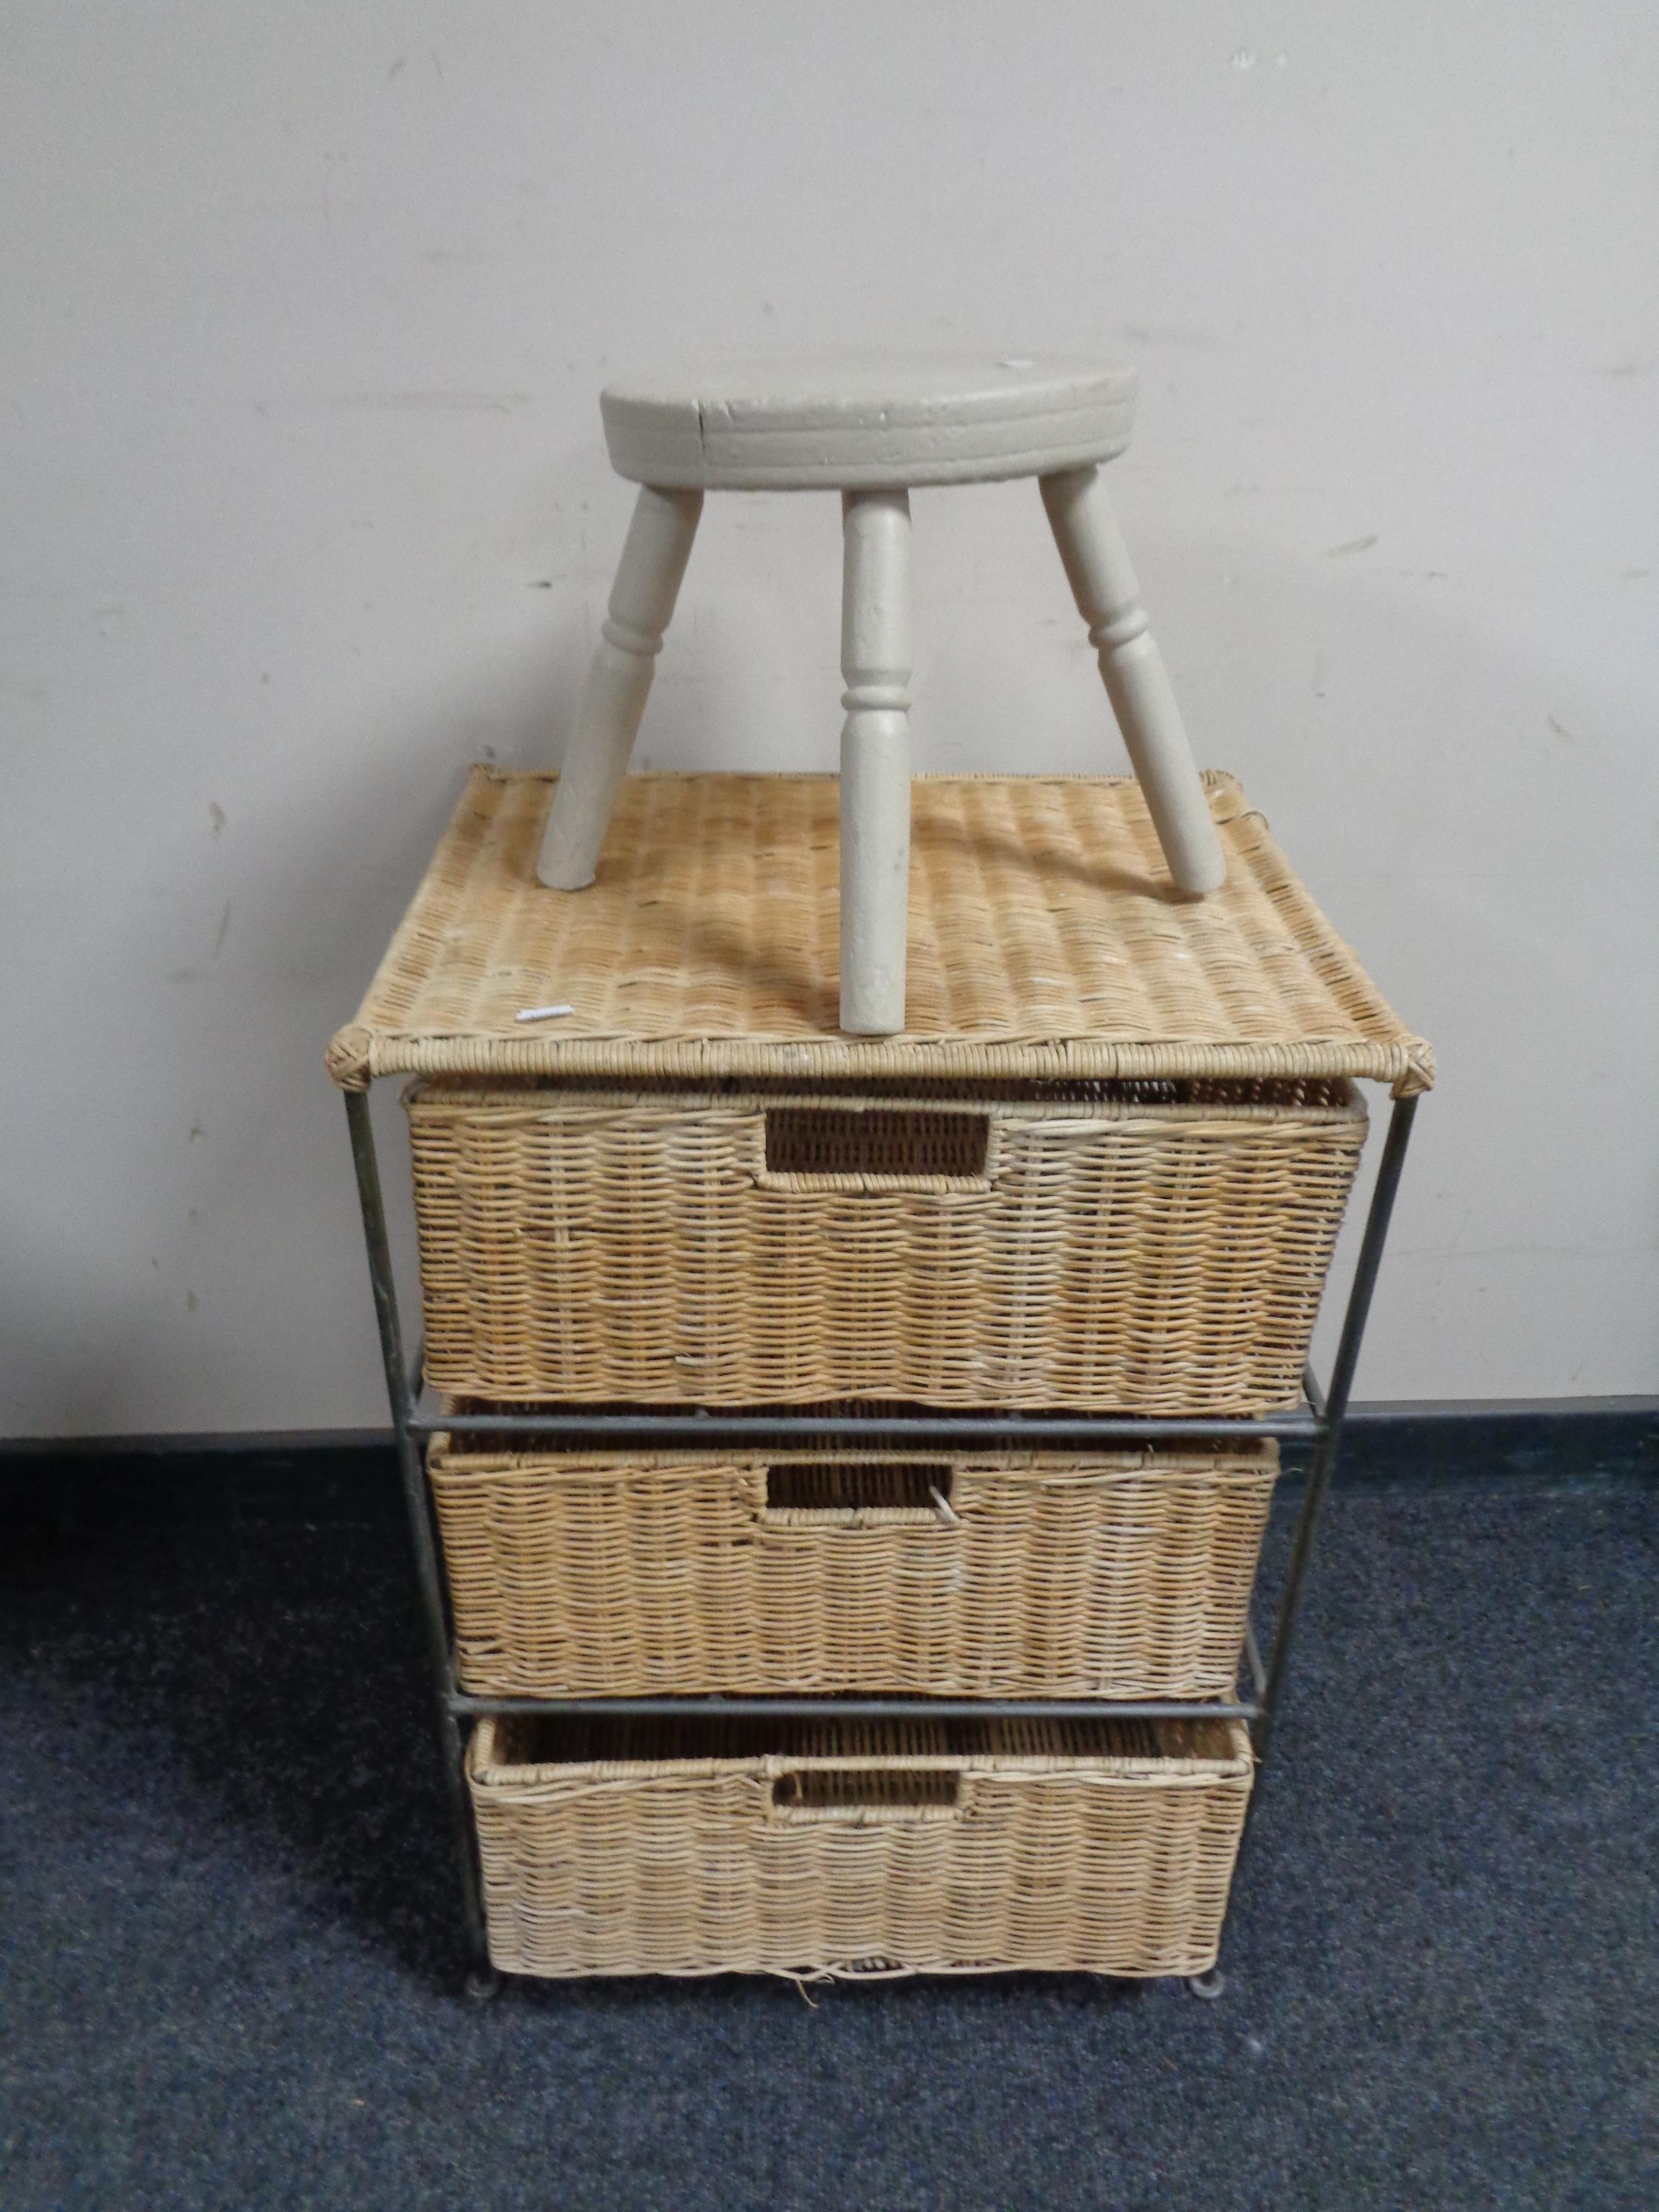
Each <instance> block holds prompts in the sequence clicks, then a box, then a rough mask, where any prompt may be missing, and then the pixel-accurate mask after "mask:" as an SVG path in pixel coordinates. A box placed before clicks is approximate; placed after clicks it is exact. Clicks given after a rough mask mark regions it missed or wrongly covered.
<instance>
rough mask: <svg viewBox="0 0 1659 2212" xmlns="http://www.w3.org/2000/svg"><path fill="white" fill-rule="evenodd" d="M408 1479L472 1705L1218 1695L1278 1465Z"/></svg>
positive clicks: (449, 1455)
mask: <svg viewBox="0 0 1659 2212" xmlns="http://www.w3.org/2000/svg"><path fill="white" fill-rule="evenodd" d="M428 1466H429V1469H430V1474H431V1480H432V1488H433V1492H434V1496H435V1499H436V1503H437V1510H438V1520H439V1524H440V1528H441V1534H442V1539H443V1548H444V1558H445V1563H446V1565H447V1571H448V1580H449V1590H450V1599H451V1604H452V1607H453V1613H454V1618H455V1644H456V1656H457V1662H458V1665H459V1673H460V1679H461V1683H462V1686H463V1687H464V1688H465V1689H466V1690H468V1691H470V1692H474V1693H475V1694H489V1695H495V1696H503V1697H584V1696H586V1697H592V1696H606V1695H609V1696H618V1697H620V1696H650V1695H653V1694H657V1695H660V1694H664V1693H684V1692H721V1691H724V1692H732V1693H742V1692H748V1693H750V1694H758V1693H764V1692H797V1693H811V1692H819V1691H835V1690H866V1691H904V1692H909V1693H911V1694H913V1695H919V1696H921V1695H934V1696H957V1697H1026V1698H1041V1697H1109V1698H1123V1699H1138V1698H1207V1697H1213V1698H1224V1697H1226V1696H1227V1695H1229V1694H1230V1693H1231V1690H1232V1686H1233V1684H1234V1681H1235V1680H1236V1678H1237V1671H1238V1663H1239V1652H1240V1649H1241V1647H1242V1644H1243V1637H1244V1622H1245V1614H1246V1609H1247V1607H1248V1606H1249V1595H1250V1584H1251V1581H1252V1578H1253V1577H1254V1575H1255V1563H1256V1555H1257V1553H1258V1551H1259V1550H1260V1547H1261V1531H1262V1528H1263V1525H1264V1523H1265V1522H1266V1520H1267V1507H1268V1503H1269V1500H1270V1498H1271V1496H1272V1492H1273V1479H1274V1476H1275V1474H1276V1473H1277V1468H1278V1453H1277V1450H1276V1449H1275V1447H1274V1446H1273V1445H1272V1444H1270V1443H1267V1444H1257V1445H1243V1446H1239V1447H1236V1448H1234V1449H1231V1450H1228V1451H1225V1452H1209V1453H1206V1452H1204V1451H1201V1450H1200V1449H1197V1448H1196V1447H1192V1446H1188V1447H1186V1448H1182V1447H1178V1446H1177V1447H1169V1448H1164V1449H1158V1450H1156V1451H1153V1450H1137V1451H1130V1452H1125V1453H1120V1454H1115V1455H1111V1456H1101V1455H1097V1456H1096V1457H1093V1458H1091V1459H1086V1460H1080V1459H1079V1458H1077V1457H1076V1456H1074V1455H1073V1456H1066V1455H1059V1454H1054V1455H1021V1456H1015V1455H1006V1456H1003V1457H1000V1458H999V1457H993V1456H990V1455H969V1456H959V1457H956V1458H954V1459H951V1458H943V1459H941V1458H939V1456H938V1455H935V1456H934V1457H933V1458H931V1459H930V1458H927V1457H925V1456H924V1455H921V1454H911V1453H890V1454H886V1455H883V1456H881V1457H877V1456H875V1455H867V1456H862V1457H861V1456H859V1455H848V1454H846V1453H841V1454H830V1453H823V1452H819V1453H809V1452H781V1453H772V1454H750V1455H735V1456H734V1455H725V1456H720V1457H716V1456H714V1455H705V1456H702V1457H701V1458H699V1457H696V1456H694V1455H691V1454H690V1453H677V1454H664V1455H660V1456H657V1457H645V1456H641V1455H637V1454H635V1455H627V1454H623V1453H610V1454H605V1453H599V1454H595V1453H593V1452H588V1453H586V1454H583V1455H559V1454H556V1453H552V1452H534V1451H530V1452H489V1451H480V1450H478V1449H476V1447H471V1446H460V1447H459V1448H458V1446H457V1445H455V1444H453V1443H452V1442H451V1440H450V1439H449V1438H448V1437H437V1438H435V1440H434V1443H433V1445H432V1448H431V1452H430V1455H429V1459H428Z"/></svg>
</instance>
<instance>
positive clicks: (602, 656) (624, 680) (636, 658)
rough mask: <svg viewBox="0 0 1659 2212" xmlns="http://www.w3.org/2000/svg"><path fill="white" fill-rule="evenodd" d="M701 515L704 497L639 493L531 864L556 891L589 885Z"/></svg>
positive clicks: (688, 493)
mask: <svg viewBox="0 0 1659 2212" xmlns="http://www.w3.org/2000/svg"><path fill="white" fill-rule="evenodd" d="M701 513H702V493H701V492H700V491H653V489H651V487H650V486H649V485H648V484H647V485H644V486H642V487H641V491H640V495H639V498H638V500H637V501H636V502H635V507H634V520H633V521H632V522H631V523H630V524H629V531H628V541H627V543H626V544H624V545H623V554H622V559H621V561H620V562H618V564H617V580H616V582H615V583H614V584H613V585H612V586H611V610H610V612H609V613H608V614H607V615H606V617H605V623H604V625H603V627H602V628H601V629H600V632H599V647H598V648H597V650H596V651H595V653H594V655H593V661H592V666H591V667H590V668H589V670H588V671H587V689H586V691H585V692H584V693H583V694H582V705H581V713H580V715H579V716H578V718H577V721H576V729H575V734H574V736H573V737H572V738H571V740H570V743H569V745H568V748H567V750H566V752H565V757H564V766H563V768H562V770H561V771H560V775H559V781H558V786H557V788H556V790H555V792H554V794H553V806H552V811H550V814H549V815H548V817H547V829H546V833H545V835H544V836H543V839H542V851H541V858H540V860H538V862H537V864H536V873H537V874H538V876H539V877H540V878H541V879H542V881H543V882H544V884H547V885H549V887H550V889H551V890H556V891H579V890H581V889H582V887H583V885H584V884H591V883H592V880H593V870H594V868H595V866H597V865H598V862H599V847H600V846H601V845H602V844H603V843H604V842H605V828H606V825H607V823H609V822H610V820H611V808H612V807H613V806H614V805H616V803H617V789H618V787H620V785H621V783H622V780H623V776H624V775H626V774H627V773H628V756H629V753H630V752H632V751H633V750H634V739H635V736H636V735H637V734H638V732H639V726H640V717H641V714H643V713H644V712H645V702H646V696H647V693H648V692H649V691H650V689H651V677H652V672H653V667H654V665H655V662H656V657H657V655H658V654H659V653H660V652H661V651H662V634H663V632H664V630H665V629H667V627H668V623H669V618H670V617H671V615H672V614H673V611H674V601H675V600H676V599H678V596H679V589H680V579H681V578H682V577H683V576H684V574H685V564H686V561H687V559H688V558H689V557H690V551H691V540H692V539H693V538H695V537H696V534H697V517H698V516H699V515H700V514H701Z"/></svg>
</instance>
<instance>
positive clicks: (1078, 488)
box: [1042, 468, 1227, 891]
mask: <svg viewBox="0 0 1659 2212" xmlns="http://www.w3.org/2000/svg"><path fill="white" fill-rule="evenodd" d="M1042 504H1043V505H1044V507H1047V508H1048V520H1049V522H1050V523H1051V524H1052V526H1053V527H1054V541H1055V543H1056V544H1058V546H1059V547H1060V559H1061V560H1062V561H1063V562H1065V564H1066V577H1067V579H1068V580H1069V581H1070V583H1071V586H1072V596H1073V599H1076V601H1077V605H1078V612H1079V614H1080V615H1081V616H1082V617H1083V619H1084V621H1085V623H1088V625H1089V642H1090V643H1091V645H1092V646H1093V647H1095V649H1096V651H1097V653H1099V655H1100V672H1101V675H1102V676H1103V678H1105V683H1106V696H1107V697H1108V698H1109V700H1110V701H1111V702H1112V712H1113V713H1114V714H1115V715H1116V717H1117V725H1118V727H1119V729H1121V731H1122V732H1123V742H1124V744H1126V745H1127V748H1128V752H1129V760H1130V763H1131V765H1132V766H1133V769H1134V772H1135V775H1136V776H1137V778H1138V779H1139V784H1140V787H1141V789H1142V791H1143V792H1144V793H1146V807H1147V811H1148V812H1149V813H1150V814H1151V816H1152V825H1153V827H1154V828H1155V829H1157V831H1158V842H1159V843H1160V844H1161V845H1162V846H1163V848H1164V859H1165V860H1167V861H1168V862H1169V864H1170V874H1171V875H1172V876H1173V877H1174V878H1175V879H1176V884H1177V885H1178V886H1179V887H1180V889H1181V890H1183V891H1212V890H1215V889H1216V887H1217V886H1218V884H1222V883H1224V882H1225V880H1226V875H1227V864H1226V862H1225V860H1224V859H1223V858H1222V854H1221V840H1220V839H1219V838H1218V836H1216V831H1215V823H1214V822H1213V821H1212V819H1211V816H1210V810H1209V807H1208V806H1207V805H1206V803H1205V799H1204V787H1203V785H1202V784H1201V783H1200V781H1199V775H1198V770H1197V769H1196V768H1194V765H1193V755H1192V748H1191V747H1190V746H1189V745H1188V743H1187V732H1186V731H1185V730H1184V729H1183V728H1182V721H1181V709H1180V708H1178V707H1177V706H1176V698H1175V693H1174V692H1173V691H1172V690H1170V679H1169V677H1168V676H1167V675H1166V674H1165V672H1164V656H1163V654H1162V653H1160V652H1159V651H1158V647H1157V645H1156V644H1155V643H1154V641H1153V640H1152V635H1151V633H1150V632H1149V630H1148V629H1147V628H1146V610H1145V609H1144V608H1143V607H1142V605H1141V604H1140V586H1139V585H1138V584H1137V583H1136V581H1135V572H1134V570H1133V568H1131V567H1130V565H1129V555H1128V551H1127V548H1126V547H1125V545H1124V543H1123V536H1122V532H1121V531H1120V530H1119V528H1118V526H1117V518H1116V517H1115V515H1114V513H1112V508H1111V502H1110V501H1109V499H1108V498H1107V496H1106V486H1105V483H1103V480H1102V477H1101V474H1100V471H1099V470H1098V469H1097V468H1086V469H1067V470H1066V471H1063V472H1062V473H1061V474H1060V475H1057V476H1051V477H1043V478H1042Z"/></svg>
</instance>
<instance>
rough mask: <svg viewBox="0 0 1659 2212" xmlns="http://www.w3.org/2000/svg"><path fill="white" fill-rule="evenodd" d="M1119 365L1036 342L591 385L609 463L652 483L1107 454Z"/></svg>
mask: <svg viewBox="0 0 1659 2212" xmlns="http://www.w3.org/2000/svg"><path fill="white" fill-rule="evenodd" d="M1134 404H1135V373H1134V371H1133V369H1132V368H1108V367H1106V366H1104V365H1103V363H1101V362H1095V361H1084V360H1079V359H1076V358H1074V357H1073V356H1065V355H1056V354H1051V355H1049V356H1047V357H1046V358H1044V359H1041V360H1035V361H1033V360H1025V359H1023V358H1020V357H1018V356H1007V357H1006V358H1004V359H1001V360H999V359H998V358H997V357H996V356H995V355H994V354H990V353H982V354H978V353H938V354H882V353H860V354H845V355H836V354H799V355H795V356H782V357H781V358H779V359H776V360H770V361H728V362H696V363H692V364H690V365H687V366H684V367H681V368H671V369H669V370H667V371H665V372H664V373H663V374H659V375H654V376H641V377H629V378H625V379H623V380H622V381H620V382H618V383H616V384H613V385H611V386H609V387H608V388H607V389H606V390H605V392H602V393H601V394H600V396H599V409H600V412H601V413H602V414H603V416H604V417H605V443H606V444H607V445H608V446H609V447H610V449H611V466H612V467H613V468H614V469H615V470H616V471H617V474H618V475H619V476H623V477H629V478H630V479H631V480H632V481H633V482H634V483H647V484H654V485H657V486H659V488H660V489H663V490H690V489H694V488H695V489H699V490H707V491H802V490H807V489H813V488H815V487H823V486H829V487H832V488H834V487H839V488H842V489H871V488H872V487H875V486H878V485H890V486H892V485H909V484H934V483H978V482H983V481H985V480H987V479H988V478H991V477H1030V476H1045V475H1048V473H1050V472H1051V471H1054V470H1056V469H1072V468H1081V467H1083V466H1084V465H1085V464H1087V463H1088V462H1091V461H1104V460H1109V459H1111V457H1112V455H1113V454H1114V453H1121V452H1122V451H1123V448H1124V447H1125V446H1127V444H1128V442H1129V426H1130V424H1131V422H1133V417H1134Z"/></svg>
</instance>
